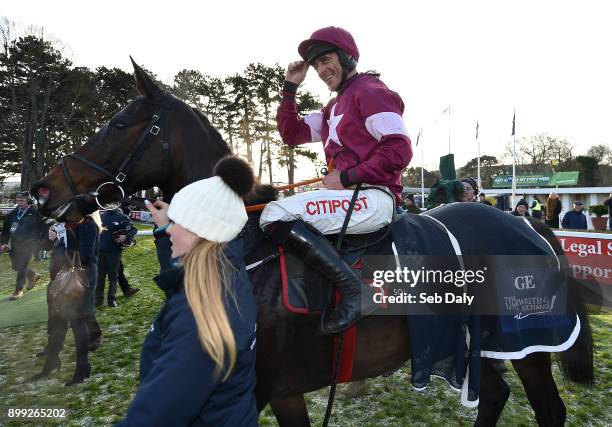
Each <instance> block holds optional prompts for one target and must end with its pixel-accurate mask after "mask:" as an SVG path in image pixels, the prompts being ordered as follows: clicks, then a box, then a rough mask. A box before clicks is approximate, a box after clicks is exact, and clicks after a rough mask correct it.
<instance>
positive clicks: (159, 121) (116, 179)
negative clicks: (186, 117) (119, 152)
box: [59, 93, 172, 213]
mask: <svg viewBox="0 0 612 427" xmlns="http://www.w3.org/2000/svg"><path fill="white" fill-rule="evenodd" d="M168 96H172V95H169V94H167V93H166V94H164V98H166V97H168ZM164 98H162V100H163V99H164ZM156 105H157V106H158V107H159V109H158V111H157V112H156V113H155V114H153V116H152V117H151V119H150V120H149V123H148V124H147V125H146V127H145V128H144V131H143V132H142V134H141V135H140V137H139V138H138V141H137V142H136V144H134V146H133V147H132V149H131V150H130V152H129V153H128V154H127V155H126V157H125V158H124V159H123V162H121V165H120V166H119V168H118V169H117V171H116V172H114V173H113V172H111V171H109V170H108V169H106V168H104V167H102V166H100V165H98V164H96V163H94V162H92V161H91V160H88V159H86V158H85V157H82V156H80V155H79V154H76V153H70V154H68V155H66V156H64V157H62V158H61V159H60V161H59V166H60V167H61V168H62V173H63V174H64V179H65V180H66V183H67V184H68V187H69V188H70V190H71V191H72V194H73V196H74V197H73V200H74V201H76V203H77V204H78V205H79V208H80V209H81V211H82V212H83V213H84V210H86V209H87V208H88V206H87V203H86V201H85V200H84V199H85V196H87V195H89V196H92V197H94V199H95V201H96V204H97V206H98V208H99V209H101V210H109V209H115V208H116V206H112V207H108V206H105V205H102V204H101V203H100V201H99V200H98V197H99V195H100V190H101V189H102V188H103V187H105V186H108V185H110V186H115V187H116V188H117V189H118V190H119V191H120V192H121V200H120V201H119V202H121V201H123V200H124V199H125V196H126V194H125V190H124V189H123V186H124V181H125V179H126V178H127V177H128V172H129V167H130V165H131V164H132V163H133V162H134V161H135V160H137V159H138V158H139V157H140V156H141V155H142V153H143V152H144V148H145V147H146V145H147V143H148V142H149V141H151V140H153V139H154V138H155V137H156V136H157V135H159V133H160V131H162V130H163V132H162V141H161V142H162V153H163V159H164V161H163V169H164V170H163V172H164V174H165V173H167V171H168V169H169V163H170V160H169V157H170V156H169V149H170V139H169V132H168V128H169V126H168V111H164V110H168V109H169V108H168V107H166V106H164V105H163V104H156ZM164 113H166V114H164ZM106 126H108V124H107V125H106ZM104 139H105V137H103V138H102V141H104ZM67 159H74V160H78V161H80V162H81V163H84V164H86V165H87V166H89V167H90V168H92V169H94V170H96V171H98V172H100V173H101V174H103V175H104V176H105V177H108V178H109V180H108V181H105V182H103V183H102V184H100V185H99V186H98V188H97V189H96V190H95V191H92V192H88V193H80V192H79V191H78V190H77V188H76V185H75V183H74V180H73V179H72V176H71V175H70V171H69V170H68V165H67V162H66V160H67ZM94 210H95V209H94Z"/></svg>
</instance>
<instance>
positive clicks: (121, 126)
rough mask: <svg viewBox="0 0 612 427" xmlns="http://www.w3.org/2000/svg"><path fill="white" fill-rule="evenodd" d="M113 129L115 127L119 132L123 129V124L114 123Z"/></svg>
mask: <svg viewBox="0 0 612 427" xmlns="http://www.w3.org/2000/svg"><path fill="white" fill-rule="evenodd" d="M115 127H116V128H117V129H119V130H121V129H125V123H123V122H117V123H115Z"/></svg>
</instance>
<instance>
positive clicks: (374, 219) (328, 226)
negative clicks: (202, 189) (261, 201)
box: [259, 187, 395, 234]
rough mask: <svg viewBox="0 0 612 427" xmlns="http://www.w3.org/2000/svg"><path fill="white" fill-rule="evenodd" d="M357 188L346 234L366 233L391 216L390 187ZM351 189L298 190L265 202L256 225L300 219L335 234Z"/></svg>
mask: <svg viewBox="0 0 612 427" xmlns="http://www.w3.org/2000/svg"><path fill="white" fill-rule="evenodd" d="M382 189H383V190H385V192H383V191H380V190H378V189H373V188H370V189H367V188H366V189H362V190H361V191H359V195H358V196H357V201H356V202H355V207H354V209H353V214H352V215H351V219H350V222H349V225H348V228H347V231H346V234H365V233H371V232H373V231H376V230H379V229H381V228H382V227H384V226H386V225H389V224H390V223H391V219H392V218H393V211H394V208H395V207H394V200H393V198H392V196H391V193H390V192H389V190H388V189H387V188H385V187H382ZM352 197H353V190H327V189H321V190H315V191H308V192H305V193H299V194H296V195H294V196H291V197H287V198H285V199H282V200H278V201H275V202H271V203H268V205H267V206H266V208H265V209H264V210H263V212H262V214H261V218H260V220H259V225H260V226H261V228H262V229H264V228H265V227H266V226H267V225H268V224H270V223H272V222H276V221H283V222H287V221H295V220H298V219H301V220H303V221H304V222H307V223H309V224H311V225H312V226H314V227H315V228H316V229H317V230H319V231H320V232H321V233H323V234H337V233H339V232H340V231H341V229H342V224H343V223H344V219H345V218H346V213H347V211H348V208H349V205H350V203H351V198H352Z"/></svg>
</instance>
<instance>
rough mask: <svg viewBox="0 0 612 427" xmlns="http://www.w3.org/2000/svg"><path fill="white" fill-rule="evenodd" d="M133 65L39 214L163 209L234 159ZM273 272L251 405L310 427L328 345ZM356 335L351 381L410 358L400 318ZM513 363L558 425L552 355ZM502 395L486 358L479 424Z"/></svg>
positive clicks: (489, 420) (363, 326)
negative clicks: (110, 112)
mask: <svg viewBox="0 0 612 427" xmlns="http://www.w3.org/2000/svg"><path fill="white" fill-rule="evenodd" d="M132 64H133V67H134V74H135V80H136V86H137V88H138V90H139V92H140V94H141V96H139V97H137V98H136V99H134V100H133V101H131V102H130V103H129V104H128V105H127V106H126V107H125V108H124V109H123V110H121V111H120V112H118V113H117V114H116V115H115V116H113V117H112V118H111V120H110V121H109V122H108V123H107V124H106V125H105V126H103V127H102V128H101V129H100V130H99V131H98V132H97V133H96V134H94V135H93V136H91V137H90V138H89V139H88V141H87V142H86V143H85V144H84V145H83V146H82V147H81V148H80V149H78V150H77V151H76V152H75V153H73V154H70V155H68V156H66V157H64V158H63V159H62V160H60V162H59V164H58V165H57V166H55V167H54V168H53V169H52V170H51V171H50V172H49V173H48V174H47V175H46V176H45V177H44V178H42V179H41V180H39V181H38V182H36V183H35V184H34V185H33V187H32V194H34V195H35V197H36V199H37V200H38V204H39V206H40V210H41V212H42V213H43V214H44V215H47V216H52V217H55V218H61V219H63V220H66V221H78V220H80V219H81V218H82V216H83V215H84V214H86V213H87V212H89V211H91V210H93V209H96V207H95V204H94V199H95V201H98V202H99V203H102V204H104V203H107V202H110V201H113V200H117V198H120V197H121V196H122V194H123V193H125V194H133V193H135V192H136V191H139V190H143V189H147V188H151V187H153V186H157V187H158V188H160V189H161V191H162V192H163V195H164V199H165V200H166V201H168V202H169V201H170V200H171V199H172V196H173V195H174V194H175V193H176V192H177V191H178V190H179V189H181V188H182V187H184V186H185V185H187V184H189V183H191V182H194V181H196V180H199V179H203V178H207V177H210V176H211V174H212V171H213V167H214V165H215V163H216V162H217V161H218V160H219V159H220V158H222V157H224V156H226V155H228V154H230V153H231V151H230V149H229V147H228V145H227V144H226V143H225V142H224V141H223V138H222V137H221V135H220V133H219V132H218V131H217V130H216V129H215V128H214V127H213V126H212V125H211V124H210V122H209V120H208V119H207V118H206V116H204V115H203V114H202V113H200V112H199V111H198V110H197V109H195V108H192V107H190V106H189V105H187V104H186V103H184V102H183V101H181V100H180V99H178V98H176V97H174V96H173V95H172V94H170V93H168V92H163V91H161V90H160V89H159V88H158V87H157V85H156V84H155V83H154V81H153V80H152V79H151V77H150V76H149V75H147V73H146V72H145V71H143V69H142V68H141V67H139V66H138V65H137V64H136V63H135V62H134V61H133V60H132ZM533 227H534V228H536V229H537V230H538V232H540V233H541V234H542V235H544V237H546V239H547V240H548V241H549V243H550V244H551V245H552V246H553V247H554V248H555V251H556V252H557V253H558V254H559V255H562V254H563V250H562V249H561V247H560V245H559V243H558V242H557V240H556V239H555V236H554V235H553V234H552V233H551V232H550V230H549V229H547V228H546V227H545V226H544V225H541V224H539V223H538V224H536V223H534V224H533ZM264 246H265V244H264ZM256 250H258V249H256ZM278 267H279V260H278V259H275V260H272V261H270V262H268V263H267V264H265V265H263V266H261V267H260V268H258V269H255V270H253V271H252V272H251V281H252V283H253V290H254V294H255V297H256V300H257V309H258V319H257V323H258V327H257V364H256V372H257V386H256V390H255V393H256V399H257V405H258V410H259V411H261V410H263V408H264V407H265V406H266V405H267V404H270V406H271V409H272V412H273V413H274V415H275V417H276V419H277V421H278V423H279V425H281V426H308V425H310V420H309V417H308V410H307V407H306V403H305V400H304V393H308V392H311V391H315V390H318V389H321V388H323V387H325V386H328V385H330V383H331V382H332V375H331V372H332V364H333V362H332V353H333V348H334V344H333V343H334V338H333V337H330V336H318V335H316V334H315V332H316V331H317V329H318V324H319V316H318V315H295V314H292V313H289V312H288V311H287V310H285V308H284V307H283V303H282V295H281V286H280V281H281V277H280V272H279V268H278ZM566 280H568V287H569V288H568V289H569V291H570V293H571V298H572V299H573V300H574V301H575V302H576V311H577V313H578V314H579V316H580V321H581V325H582V326H583V327H582V328H581V332H580V335H579V337H578V339H577V341H576V343H575V344H574V345H573V346H572V347H571V348H569V349H568V350H566V351H564V352H562V353H561V354H560V359H561V364H562V367H563V371H564V373H566V375H567V376H568V377H569V378H570V379H571V380H573V381H576V382H580V383H585V384H588V383H591V382H592V380H593V365H592V337H591V333H590V329H589V323H588V322H589V320H588V317H587V316H586V313H585V311H584V308H583V306H582V305H581V303H580V301H581V300H580V293H579V290H578V287H579V286H580V285H579V284H578V283H577V282H575V281H572V280H571V278H569V277H566ZM356 335H357V345H356V352H355V360H354V367H353V376H352V379H353V380H361V379H365V378H371V377H375V376H379V375H381V374H383V373H388V372H392V371H394V370H396V369H398V368H400V367H401V366H402V365H403V364H404V363H405V362H406V361H407V360H409V358H410V356H411V348H410V340H409V328H408V321H407V319H406V317H405V316H369V317H366V318H364V319H362V320H360V321H359V323H358V324H357V326H356ZM512 364H513V366H514V368H515V369H516V371H517V373H518V375H519V377H520V379H521V381H522V384H523V386H524V389H525V392H526V394H527V397H528V399H529V401H530V403H531V406H532V408H533V410H534V412H535V417H536V420H537V422H538V423H539V424H540V425H544V426H549V425H562V424H563V423H564V422H565V418H566V412H565V406H564V404H563V401H562V400H561V398H560V396H559V393H558V391H557V387H556V384H555V381H554V379H553V376H552V372H551V357H550V353H543V352H542V353H532V354H530V355H528V356H526V357H524V358H523V359H518V360H512ZM508 397H509V387H508V385H507V384H506V382H505V381H504V380H503V379H502V377H501V376H500V374H499V373H498V372H497V371H496V369H495V368H494V367H493V365H492V364H491V363H490V362H489V361H488V359H486V358H483V359H482V363H481V386H480V401H479V405H478V416H477V419H476V425H479V426H480V425H495V423H496V422H497V420H498V419H499V416H500V414H501V412H502V410H503V407H504V405H505V403H506V401H507V399H508Z"/></svg>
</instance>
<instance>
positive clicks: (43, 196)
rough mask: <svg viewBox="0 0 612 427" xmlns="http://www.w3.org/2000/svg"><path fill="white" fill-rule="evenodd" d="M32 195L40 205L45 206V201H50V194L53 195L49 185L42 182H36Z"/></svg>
mask: <svg viewBox="0 0 612 427" xmlns="http://www.w3.org/2000/svg"><path fill="white" fill-rule="evenodd" d="M31 194H32V196H33V197H34V198H35V199H36V201H38V205H39V206H41V207H42V206H45V203H47V201H49V196H50V195H51V190H49V188H48V187H46V186H44V185H42V184H38V185H37V184H35V185H34V186H33V187H32V191H31Z"/></svg>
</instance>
